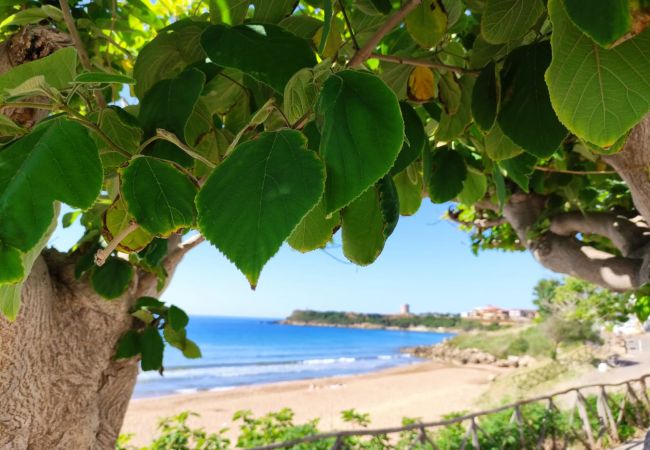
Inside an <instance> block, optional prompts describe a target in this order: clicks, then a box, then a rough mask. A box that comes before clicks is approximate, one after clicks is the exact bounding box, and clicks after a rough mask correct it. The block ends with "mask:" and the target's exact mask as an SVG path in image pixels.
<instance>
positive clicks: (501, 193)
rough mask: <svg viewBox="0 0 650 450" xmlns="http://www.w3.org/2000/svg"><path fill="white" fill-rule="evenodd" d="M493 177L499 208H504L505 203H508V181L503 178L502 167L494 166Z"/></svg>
mask: <svg viewBox="0 0 650 450" xmlns="http://www.w3.org/2000/svg"><path fill="white" fill-rule="evenodd" d="M492 179H493V180H494V186H495V188H496V194H497V201H498V202H499V208H500V209H503V205H505V204H506V195H507V193H506V181H505V180H504V178H503V174H502V173H501V169H499V166H498V165H496V164H495V165H494V166H492Z"/></svg>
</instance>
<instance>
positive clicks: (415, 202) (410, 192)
mask: <svg viewBox="0 0 650 450" xmlns="http://www.w3.org/2000/svg"><path fill="white" fill-rule="evenodd" d="M427 151H428V150H427ZM411 167H414V166H409V168H407V169H406V170H403V171H401V172H400V173H398V174H397V175H395V176H394V177H393V181H394V182H395V189H397V196H398V197H399V213H400V214H401V215H403V216H412V215H413V214H415V213H416V212H418V209H420V205H421V204H422V188H423V184H422V176H421V175H420V174H419V173H417V171H416V170H415V169H411Z"/></svg>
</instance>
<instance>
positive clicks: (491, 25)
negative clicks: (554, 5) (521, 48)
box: [481, 0, 544, 44]
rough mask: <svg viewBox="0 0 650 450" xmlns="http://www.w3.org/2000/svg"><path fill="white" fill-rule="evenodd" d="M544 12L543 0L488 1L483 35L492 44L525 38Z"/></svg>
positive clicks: (484, 15)
mask: <svg viewBox="0 0 650 450" xmlns="http://www.w3.org/2000/svg"><path fill="white" fill-rule="evenodd" d="M543 12H544V3H543V2H542V0H487V4H486V6H485V10H484V11H483V16H482V17H481V35H482V36H483V37H484V38H485V40H486V41H488V42H490V43H492V44H505V43H506V42H508V41H512V40H515V39H518V38H520V37H523V36H524V35H525V34H526V33H527V32H528V30H530V28H531V27H532V26H533V25H534V24H535V22H536V21H537V19H538V18H539V16H541V15H542V13H543Z"/></svg>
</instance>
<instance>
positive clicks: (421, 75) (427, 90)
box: [408, 66, 438, 102]
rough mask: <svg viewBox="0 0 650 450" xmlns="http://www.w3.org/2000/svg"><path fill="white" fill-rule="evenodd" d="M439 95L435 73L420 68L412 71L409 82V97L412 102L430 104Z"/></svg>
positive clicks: (426, 68) (425, 68)
mask: <svg viewBox="0 0 650 450" xmlns="http://www.w3.org/2000/svg"><path fill="white" fill-rule="evenodd" d="M436 95H438V93H437V87H436V80H435V77H434V74H433V71H432V70H431V69H429V68H428V67H421V66H418V67H416V68H414V69H413V70H412V71H411V74H410V75H409V82H408V96H409V98H410V99H411V100H415V101H418V102H428V101H429V100H431V99H432V98H433V97H435V96H436Z"/></svg>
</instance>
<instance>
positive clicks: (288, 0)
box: [252, 0, 298, 23]
mask: <svg viewBox="0 0 650 450" xmlns="http://www.w3.org/2000/svg"><path fill="white" fill-rule="evenodd" d="M252 3H253V5H255V12H254V13H253V20H254V21H255V22H261V23H278V22H279V21H281V20H282V19H284V18H285V17H287V16H289V15H290V14H291V12H292V11H293V10H294V8H295V7H296V6H297V5H298V2H297V1H296V0H253V2H252Z"/></svg>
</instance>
